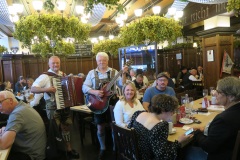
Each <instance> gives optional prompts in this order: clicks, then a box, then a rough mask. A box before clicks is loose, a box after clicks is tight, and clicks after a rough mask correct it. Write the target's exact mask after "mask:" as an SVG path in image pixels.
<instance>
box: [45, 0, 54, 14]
mask: <svg viewBox="0 0 240 160" xmlns="http://www.w3.org/2000/svg"><path fill="white" fill-rule="evenodd" d="M54 8H55V5H54V4H53V3H52V0H46V1H45V2H44V3H43V9H44V10H46V11H47V12H53V11H54Z"/></svg>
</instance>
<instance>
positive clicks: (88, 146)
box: [71, 116, 114, 160]
mask: <svg viewBox="0 0 240 160" xmlns="http://www.w3.org/2000/svg"><path fill="white" fill-rule="evenodd" d="M85 128H86V129H85V131H86V132H85V134H86V135H85V138H84V145H83V146H82V145H81V140H80V134H79V126H78V117H77V116H76V117H74V123H73V125H72V129H71V144H72V148H73V149H75V150H76V151H77V152H78V153H79V154H80V160H97V159H98V153H99V145H98V144H97V145H93V144H92V140H91V132H90V128H89V126H86V127H85ZM109 136H110V137H109ZM109 141H112V138H111V135H109V134H108V138H107V137H106V142H107V145H106V147H107V150H106V156H105V159H104V160H113V159H114V158H113V152H112V143H111V142H109Z"/></svg>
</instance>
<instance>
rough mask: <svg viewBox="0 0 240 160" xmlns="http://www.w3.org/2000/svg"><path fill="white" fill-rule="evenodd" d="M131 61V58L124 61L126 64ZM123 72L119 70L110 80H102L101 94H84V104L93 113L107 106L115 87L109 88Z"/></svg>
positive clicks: (101, 110)
mask: <svg viewBox="0 0 240 160" xmlns="http://www.w3.org/2000/svg"><path fill="white" fill-rule="evenodd" d="M132 63H133V61H132V59H130V60H129V61H127V62H126V64H125V65H126V66H130V65H131V64H132ZM122 73H123V70H120V71H119V72H118V74H117V75H116V76H114V78H113V79H112V80H111V81H110V82H104V83H102V84H100V89H99V90H102V91H103V96H102V97H99V96H95V95H93V94H87V95H86V104H87V106H88V108H89V109H90V110H91V111H92V112H93V113H95V114H102V113H104V112H105V111H106V110H107V109H108V106H109V101H110V99H111V97H112V96H113V95H114V94H115V89H114V90H111V88H112V86H113V85H114V84H115V82H116V80H117V78H118V77H119V76H120V75H121V74H122Z"/></svg>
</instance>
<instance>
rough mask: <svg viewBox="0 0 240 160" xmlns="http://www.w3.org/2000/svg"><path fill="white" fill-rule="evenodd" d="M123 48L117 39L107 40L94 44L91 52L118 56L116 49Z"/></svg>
mask: <svg viewBox="0 0 240 160" xmlns="http://www.w3.org/2000/svg"><path fill="white" fill-rule="evenodd" d="M121 47H123V45H122V44H121V42H120V40H119V39H113V40H110V39H107V40H103V41H100V42H98V43H97V44H94V46H93V50H92V52H93V53H94V54H97V53H98V52H107V53H110V54H112V55H114V56H116V55H118V48H121Z"/></svg>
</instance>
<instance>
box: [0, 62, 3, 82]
mask: <svg viewBox="0 0 240 160" xmlns="http://www.w3.org/2000/svg"><path fill="white" fill-rule="evenodd" d="M3 78H4V77H3V63H2V59H0V82H3Z"/></svg>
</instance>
